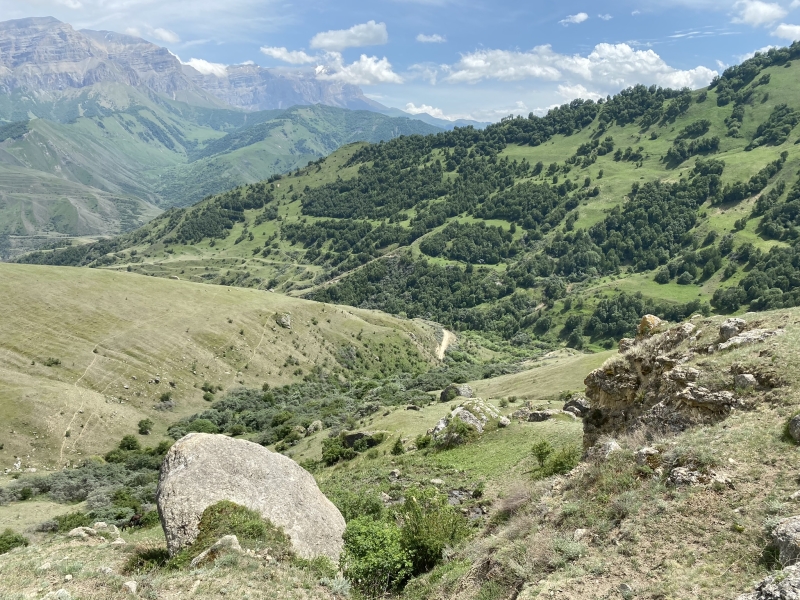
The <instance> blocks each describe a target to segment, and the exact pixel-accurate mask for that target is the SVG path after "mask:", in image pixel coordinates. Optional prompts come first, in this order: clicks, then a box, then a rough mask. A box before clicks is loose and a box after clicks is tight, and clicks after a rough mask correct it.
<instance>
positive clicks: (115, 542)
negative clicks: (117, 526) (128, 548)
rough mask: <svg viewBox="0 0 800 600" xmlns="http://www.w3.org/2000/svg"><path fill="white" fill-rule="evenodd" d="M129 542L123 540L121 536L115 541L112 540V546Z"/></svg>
mask: <svg viewBox="0 0 800 600" xmlns="http://www.w3.org/2000/svg"><path fill="white" fill-rule="evenodd" d="M127 543H128V542H126V541H125V540H123V539H122V538H121V537H118V538H117V539H115V540H114V541H113V542H111V545H112V546H124V545H125V544H127Z"/></svg>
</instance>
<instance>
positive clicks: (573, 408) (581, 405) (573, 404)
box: [562, 394, 590, 417]
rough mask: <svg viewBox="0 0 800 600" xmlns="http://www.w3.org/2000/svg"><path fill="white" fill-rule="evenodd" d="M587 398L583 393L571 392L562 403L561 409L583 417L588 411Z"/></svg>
mask: <svg viewBox="0 0 800 600" xmlns="http://www.w3.org/2000/svg"><path fill="white" fill-rule="evenodd" d="M589 408H590V406H589V400H587V399H586V396H584V395H583V394H572V396H570V398H569V400H567V401H566V402H565V403H564V407H563V408H562V410H565V411H566V412H571V413H573V414H574V415H575V416H576V417H583V416H584V415H585V414H586V413H588V412H589Z"/></svg>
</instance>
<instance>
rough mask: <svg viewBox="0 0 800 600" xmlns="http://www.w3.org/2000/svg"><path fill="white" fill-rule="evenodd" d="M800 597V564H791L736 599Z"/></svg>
mask: <svg viewBox="0 0 800 600" xmlns="http://www.w3.org/2000/svg"><path fill="white" fill-rule="evenodd" d="M797 598H800V565H791V566H788V567H786V568H784V569H783V570H782V571H778V572H777V573H773V574H772V575H770V576H769V577H766V578H765V579H763V580H762V581H761V582H760V583H759V584H758V585H756V587H755V591H753V592H751V593H749V594H742V595H741V596H739V597H738V598H737V599H736V600H796V599H797Z"/></svg>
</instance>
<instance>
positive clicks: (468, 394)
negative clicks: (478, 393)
mask: <svg viewBox="0 0 800 600" xmlns="http://www.w3.org/2000/svg"><path fill="white" fill-rule="evenodd" d="M472 394H473V392H472V388H471V387H470V386H468V385H467V384H466V383H453V384H450V385H448V386H447V387H446V388H444V389H443V390H442V393H441V394H439V401H440V402H450V401H451V400H452V399H453V398H458V397H459V396H460V397H462V398H472Z"/></svg>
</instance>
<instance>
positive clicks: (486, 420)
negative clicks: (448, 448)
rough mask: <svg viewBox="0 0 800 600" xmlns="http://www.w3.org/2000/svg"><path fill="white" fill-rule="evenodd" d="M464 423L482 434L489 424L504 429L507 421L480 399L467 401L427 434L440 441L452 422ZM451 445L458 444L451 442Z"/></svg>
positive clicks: (495, 409)
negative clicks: (456, 420) (455, 420)
mask: <svg viewBox="0 0 800 600" xmlns="http://www.w3.org/2000/svg"><path fill="white" fill-rule="evenodd" d="M454 419H458V420H459V421H461V422H463V423H465V424H466V425H468V426H469V427H471V428H472V429H474V430H475V432H476V433H478V434H482V433H483V431H484V429H485V428H486V426H487V425H489V424H490V423H495V424H497V425H498V426H499V427H506V426H508V424H509V420H508V419H507V418H506V417H504V416H502V415H501V414H500V412H499V411H498V410H497V408H495V407H494V406H493V405H491V404H489V403H488V402H484V401H483V400H481V399H480V398H475V399H472V400H468V401H467V402H465V403H464V404H462V405H461V406H458V407H456V408H455V409H453V410H452V411H451V412H450V414H449V415H447V416H446V417H442V418H441V419H439V421H438V423H436V425H435V426H434V427H433V429H431V430H429V432H428V433H429V434H430V435H432V436H433V438H434V439H435V440H437V441H441V438H442V436H445V435H448V432H447V426H448V425H449V424H450V423H451V422H452V421H453V420H454ZM453 443H454V444H455V443H458V441H457V440H453Z"/></svg>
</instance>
